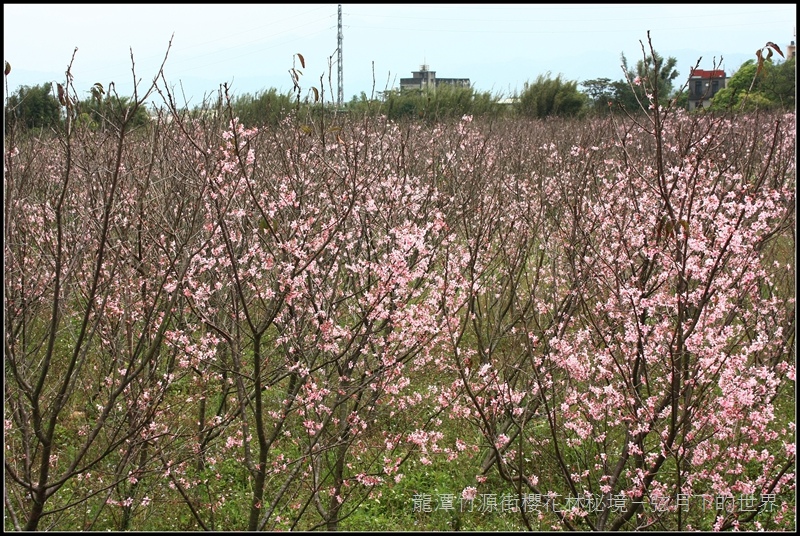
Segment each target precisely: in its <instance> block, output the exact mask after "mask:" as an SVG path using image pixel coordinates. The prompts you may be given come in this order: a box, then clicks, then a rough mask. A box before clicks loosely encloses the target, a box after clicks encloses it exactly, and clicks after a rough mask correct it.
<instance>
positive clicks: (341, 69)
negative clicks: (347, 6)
mask: <svg viewBox="0 0 800 536" xmlns="http://www.w3.org/2000/svg"><path fill="white" fill-rule="evenodd" d="M343 39H344V38H343V36H342V4H339V46H338V47H337V48H336V50H337V52H338V57H337V61H336V64H337V66H338V67H339V95H338V97H337V99H336V104H337V106H339V107H341V106H342V105H343V104H344V65H343V64H342V41H343Z"/></svg>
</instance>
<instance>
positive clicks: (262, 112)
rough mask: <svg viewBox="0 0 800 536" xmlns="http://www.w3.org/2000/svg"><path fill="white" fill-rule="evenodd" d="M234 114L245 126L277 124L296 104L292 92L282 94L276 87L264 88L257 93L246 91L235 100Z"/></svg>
mask: <svg viewBox="0 0 800 536" xmlns="http://www.w3.org/2000/svg"><path fill="white" fill-rule="evenodd" d="M232 107H233V114H234V115H235V116H237V117H238V118H239V119H240V120H241V121H242V123H243V124H244V125H245V126H248V127H257V126H264V125H277V124H278V122H280V120H281V119H283V118H284V117H285V116H286V115H287V114H288V113H289V112H291V111H292V110H293V109H294V107H295V104H294V102H293V100H292V95H290V94H288V93H287V94H280V93H278V91H277V90H276V89H275V88H271V89H269V90H264V91H261V92H259V93H256V94H255V95H251V94H249V93H245V94H243V95H239V96H237V97H236V98H235V99H234V101H233V105H232Z"/></svg>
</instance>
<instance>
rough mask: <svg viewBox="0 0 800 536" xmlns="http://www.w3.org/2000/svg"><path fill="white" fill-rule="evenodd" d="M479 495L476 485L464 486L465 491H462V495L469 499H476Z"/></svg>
mask: <svg viewBox="0 0 800 536" xmlns="http://www.w3.org/2000/svg"><path fill="white" fill-rule="evenodd" d="M477 496H478V490H477V489H476V488H475V487H474V486H467V487H466V488H464V491H462V492H461V497H462V498H463V499H464V500H467V501H474V500H475V497H477Z"/></svg>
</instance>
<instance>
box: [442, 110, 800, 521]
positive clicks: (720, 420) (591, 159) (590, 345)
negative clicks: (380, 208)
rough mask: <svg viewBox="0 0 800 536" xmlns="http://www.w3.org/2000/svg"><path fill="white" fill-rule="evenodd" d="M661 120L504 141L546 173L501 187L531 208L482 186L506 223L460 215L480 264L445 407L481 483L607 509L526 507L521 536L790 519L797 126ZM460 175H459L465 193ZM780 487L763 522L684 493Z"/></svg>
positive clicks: (456, 340) (754, 513) (455, 336)
mask: <svg viewBox="0 0 800 536" xmlns="http://www.w3.org/2000/svg"><path fill="white" fill-rule="evenodd" d="M651 109H652V108H651ZM655 113H658V114H663V115H660V116H659V119H660V123H659V124H658V125H656V126H654V125H653V124H648V125H640V124H638V123H634V124H628V123H624V122H621V121H620V122H615V123H613V125H608V126H607V127H608V128H613V130H614V132H616V135H614V136H605V137H602V136H595V137H592V135H591V134H590V133H588V132H586V133H581V136H580V137H581V138H583V139H586V140H588V141H589V142H590V143H588V144H586V146H583V145H580V146H579V145H574V144H573V143H572V141H571V140H569V139H567V138H566V137H564V136H562V137H559V136H558V135H557V134H554V135H553V140H554V141H553V142H551V143H543V144H537V143H531V141H530V140H529V139H526V138H525V137H524V136H522V137H513V136H508V137H506V138H505V139H506V140H507V141H509V140H511V141H512V143H514V142H520V143H522V144H524V146H526V147H529V148H531V153H528V154H525V156H524V158H525V159H530V160H534V161H538V164H537V165H536V166H535V167H534V170H533V172H532V173H529V174H526V175H524V176H522V175H509V178H508V182H507V184H508V185H509V186H508V189H509V191H510V190H512V188H513V189H516V190H517V191H524V192H525V195H524V196H523V197H522V200H520V198H519V197H517V196H511V197H510V198H509V197H508V196H504V195H503V192H501V190H502V189H501V188H495V189H491V188H489V189H485V190H483V191H482V192H481V193H480V194H478V195H482V196H483V198H482V201H481V206H493V205H494V206H496V207H500V206H502V207H503V210H502V211H501V210H494V211H491V212H490V214H491V216H488V217H487V216H486V215H485V214H482V213H480V214H479V213H473V216H472V218H470V219H468V218H465V219H464V221H465V233H466V236H469V229H468V228H466V226H472V228H473V229H474V228H475V227H476V226H481V225H484V226H485V227H484V228H485V229H487V231H486V232H483V233H475V234H474V235H473V236H475V237H476V240H478V239H483V242H482V243H476V244H475V245H474V246H473V247H471V248H469V250H470V251H471V252H472V258H471V260H470V262H469V263H468V266H470V267H480V268H478V269H474V270H471V271H470V272H469V276H468V279H469V280H470V282H471V286H470V288H471V289H472V291H473V294H472V296H471V298H470V304H469V307H468V311H469V313H468V314H467V315H466V316H465V317H464V318H463V322H462V324H461V327H460V329H459V330H457V331H455V332H453V333H452V352H453V353H454V354H455V355H460V356H464V359H462V360H459V361H458V362H456V363H455V364H454V368H455V371H456V372H457V375H456V377H455V379H454V380H453V383H452V384H451V385H450V386H449V387H448V388H447V389H446V390H445V392H444V393H443V396H442V398H441V404H442V407H443V408H445V410H446V412H447V413H448V414H449V416H450V417H451V418H452V419H454V420H456V421H458V422H461V421H464V422H465V423H469V424H471V425H474V426H476V427H477V428H478V429H480V431H481V433H482V435H483V438H484V445H486V448H487V449H488V450H487V454H486V456H485V458H484V462H483V464H482V465H481V467H480V473H479V474H481V475H483V474H486V473H488V472H489V470H490V469H495V470H496V471H497V474H498V475H499V476H500V477H501V479H502V480H503V481H505V482H506V483H507V486H508V487H509V488H510V490H511V491H512V492H514V493H516V494H517V496H518V497H519V496H522V495H523V494H531V493H533V494H543V493H545V491H544V490H555V491H557V492H558V493H560V494H562V495H564V496H570V497H581V496H583V494H585V495H586V496H587V497H600V500H599V503H598V505H597V506H598V507H597V508H592V509H587V508H581V507H580V505H576V504H573V507H571V508H568V509H564V510H559V511H553V512H550V513H546V514H545V513H541V512H540V513H538V514H537V515H536V516H531V517H530V518H528V517H526V513H525V512H524V511H521V512H520V515H521V516H522V517H523V518H524V520H525V523H526V525H527V526H528V527H534V526H538V525H535V523H534V520H536V521H539V522H542V523H550V522H552V523H553V524H554V526H556V527H565V528H570V529H572V528H591V529H597V530H614V529H632V528H645V527H648V526H652V525H659V526H667V527H671V528H673V529H677V530H686V529H692V528H701V527H705V528H716V529H725V528H731V527H743V526H746V525H744V523H747V522H749V523H751V525H748V526H753V527H758V526H761V525H760V523H761V521H762V520H764V519H769V520H770V522H775V523H777V525H778V526H780V525H781V524H782V523H784V522H787V521H788V522H790V523H791V522H792V521H791V520H793V516H794V513H793V512H794V510H793V509H794V506H793V505H794V501H793V499H792V497H793V493H794V489H795V488H794V486H795V483H794V478H795V477H794V471H793V468H794V463H795V450H794V443H795V430H794V423H793V422H792V421H791V420H789V421H787V420H786V419H785V416H786V415H790V414H792V413H793V410H791V409H789V408H790V405H787V404H790V403H791V398H792V392H793V390H794V376H795V366H794V360H793V358H792V355H793V351H794V346H793V345H794V339H793V329H794V327H793V316H794V298H793V289H794V287H793V278H794V262H793V260H792V254H791V252H792V251H793V250H794V234H793V232H792V229H793V226H794V225H795V220H794V202H795V197H794V195H795V193H794V192H795V183H794V177H795V173H796V171H795V160H794V154H795V129H794V116H793V114H789V115H785V116H749V117H736V118H725V117H712V116H690V115H687V114H684V113H680V112H677V113H676V112H674V111H668V112H666V111H663V110H660V109H658V108H657V107H656V112H655ZM654 132H655V135H654ZM504 150H505V151H506V152H508V153H514V152H515V149H514V148H509V147H506V148H504ZM517 154H520V155H521V154H523V153H522V151H520V152H519V153H517ZM654 155H660V156H658V157H657V158H655V159H654ZM517 158H518V159H519V160H521V159H522V158H523V157H522V156H517ZM505 161H506V162H507V163H508V164H510V163H511V162H510V161H509V160H505ZM471 165H472V161H470V160H466V161H465V162H463V163H462V164H461V167H459V168H458V169H457V170H456V171H454V173H453V174H454V176H455V175H457V176H459V177H460V178H462V180H464V179H463V178H464V177H467V178H466V180H465V182H467V183H470V173H471V168H470V166H471ZM514 167H517V168H518V167H519V166H514ZM492 176H493V177H494V178H500V180H501V181H502V178H501V177H502V173H501V172H499V171H498V172H497V173H493V174H492ZM475 181H476V183H478V182H480V178H476V179H475ZM511 185H513V186H511ZM476 190H477V188H476ZM554 216H555V217H554ZM489 219H493V221H491V223H485V222H487V221H488V220H489ZM508 222H514V223H513V224H511V223H508ZM492 232H494V234H492ZM510 237H513V239H511V240H510V239H509V238H510ZM509 244H514V245H517V246H518V248H519V249H516V250H511V248H510V247H509ZM519 251H522V252H523V254H522V255H521V257H519V256H517V257H515V254H516V253H518V252H519ZM780 252H782V253H780ZM497 259H503V262H501V263H499V264H493V263H496V262H497ZM472 340H477V341H478V344H477V345H473V344H472V343H471V341H472ZM465 341H470V343H467V344H465ZM476 357H477V358H476ZM782 400H785V401H786V402H782ZM779 414H782V415H784V418H781V417H779V416H778V415H779ZM487 491H489V492H497V491H498V490H497V489H488V490H487ZM776 493H777V494H779V496H783V497H786V498H788V500H787V501H785V502H783V503H782V504H781V506H780V507H779V508H772V507H771V508H770V509H769V512H770V514H768V515H766V516H764V515H763V511H764V510H765V509H764V508H761V506H763V504H761V503H759V505H758V506H759V508H756V509H748V510H747V511H729V512H727V511H726V512H723V513H721V514H720V515H718V516H716V517H715V516H712V520H711V522H710V523H709V521H708V517H707V514H706V517H703V514H701V515H700V516H696V515H694V512H692V513H690V512H689V510H688V509H687V508H684V507H683V505H682V504H681V503H680V501H677V500H676V498H677V497H679V496H688V495H697V496H699V495H704V494H712V495H723V496H729V495H731V496H732V495H736V494H745V495H748V496H756V497H774V495H775V494H776ZM620 496H622V497H624V498H626V499H627V501H628V503H627V504H628V507H627V508H625V509H624V510H623V509H619V508H612V507H611V499H612V498H614V497H617V498H618V497H620ZM648 500H649V501H659V502H660V503H664V504H666V505H667V508H666V509H660V510H658V511H648V512H645V511H644V509H643V507H642V504H645V503H647V501H648ZM665 501H666V502H665ZM772 506H774V505H772ZM758 512H762V517H761V518H759V516H758ZM706 523H709V524H708V525H706Z"/></svg>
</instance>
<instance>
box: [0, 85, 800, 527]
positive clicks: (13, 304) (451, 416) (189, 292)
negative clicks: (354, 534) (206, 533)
mask: <svg viewBox="0 0 800 536" xmlns="http://www.w3.org/2000/svg"><path fill="white" fill-rule="evenodd" d="M223 97H224V95H223ZM223 100H224V99H223ZM226 110H228V111H229V110H230V107H229V106H228V107H227V108H226V107H222V108H220V109H219V110H218V112H219V114H218V115H216V116H212V115H209V116H206V117H203V118H200V119H194V120H192V119H189V118H188V117H186V116H185V115H181V114H180V113H178V112H177V110H174V111H175V112H176V113H175V114H174V116H173V117H172V120H171V121H170V122H167V121H163V120H158V121H157V122H156V123H155V124H154V125H152V126H151V127H149V130H147V131H143V132H137V131H128V130H126V129H125V128H124V127H123V128H122V129H120V130H116V131H115V130H112V127H107V128H106V127H103V128H101V129H98V130H92V129H90V128H89V127H88V126H80V127H75V129H74V130H67V131H65V132H61V133H59V134H58V135H57V136H50V137H48V136H44V135H43V136H39V137H36V136H31V137H27V138H22V137H20V138H19V139H17V138H16V137H14V136H11V137H9V138H8V140H7V146H6V149H5V151H6V152H5V172H6V190H7V196H6V200H5V208H6V241H5V245H4V250H5V254H6V259H7V266H6V282H5V291H6V299H5V303H4V306H5V313H6V318H5V325H6V349H7V358H6V378H7V387H6V394H5V397H6V398H5V400H6V410H5V437H6V446H5V454H6V464H5V468H6V483H7V500H6V508H7V511H8V513H9V515H8V516H7V518H6V526H7V527H9V528H44V527H47V528H54V529H76V528H78V529H85V530H89V529H94V530H100V529H128V528H139V527H147V528H148V529H150V528H152V529H158V530H164V529H173V530H175V529H181V530H190V529H197V528H200V529H208V530H274V529H316V528H327V529H332V530H333V529H341V528H350V527H349V526H348V525H347V524H346V523H347V520H348V519H350V518H351V515H352V514H354V513H355V514H357V513H358V511H359V509H360V508H363V507H364V506H365V505H366V504H378V503H377V502H376V500H380V499H381V498H382V497H383V500H384V503H385V502H386V501H388V500H389V498H388V496H389V493H388V492H389V491H390V490H392V489H395V488H398V487H401V486H402V485H403V484H404V480H405V479H407V478H411V477H412V476H413V474H414V472H416V471H419V470H420V468H423V470H425V469H424V468H428V467H436V466H441V465H442V464H446V465H447V466H448V467H454V468H457V472H458V473H459V475H460V476H459V477H460V478H462V483H463V486H464V488H463V489H464V492H465V493H466V494H467V496H468V497H472V498H473V499H474V498H475V497H477V496H484V495H486V494H496V495H497V496H498V497H499V496H508V497H511V496H513V497H517V498H521V497H532V496H544V494H546V493H550V492H552V493H557V494H559V496H562V497H576V498H577V497H582V496H584V495H586V496H587V497H592V502H591V504H592V508H590V509H586V508H581V505H582V504H584V502H581V501H575V503H573V504H572V506H570V508H566V509H563V508H562V509H558V510H554V509H553V510H550V511H547V510H544V509H542V510H540V511H532V510H530V509H518V510H517V511H515V512H514V515H515V517H516V519H517V520H518V522H519V525H520V527H527V528H531V529H542V528H550V527H551V526H554V527H559V528H568V529H587V528H589V529H597V530H612V529H623V530H635V529H643V528H647V527H650V526H658V527H663V528H668V529H675V530H684V529H686V530H688V529H692V528H699V529H707V528H731V527H739V528H757V527H759V526H762V527H765V528H786V527H788V526H790V525H791V524H792V522H793V515H794V513H793V504H794V503H793V500H788V499H791V494H792V493H793V491H794V485H795V484H794V472H793V467H794V462H795V457H794V456H795V454H794V447H793V445H794V434H795V431H794V424H793V418H791V417H790V416H791V415H793V409H791V408H793V403H794V400H793V387H794V385H793V382H794V361H793V358H792V355H793V352H794V346H793V345H794V339H793V323H792V322H793V316H794V301H793V294H794V287H793V284H794V283H793V282H794V260H793V255H789V254H788V253H787V252H789V253H791V252H793V251H794V242H793V240H794V235H793V233H792V229H793V226H794V210H793V205H794V176H795V160H794V154H795V136H796V134H795V130H794V129H793V124H794V115H793V114H792V115H785V116H780V115H763V114H762V115H748V116H745V115H742V116H736V117H730V118H728V117H712V116H703V115H688V114H685V113H681V112H675V111H672V110H662V109H661V108H659V107H658V106H655V109H654V111H653V112H652V114H651V115H650V116H649V117H651V120H652V121H653V122H654V123H655V124H653V123H651V124H643V123H641V121H639V120H633V119H629V118H626V117H624V116H620V117H617V116H612V117H610V118H608V119H603V120H585V121H537V122H524V121H508V122H503V123H495V124H485V123H482V122H480V121H473V120H472V118H470V117H464V118H463V119H462V120H461V121H458V122H456V123H454V124H446V125H436V126H427V125H423V124H404V125H400V124H395V123H391V122H389V121H386V120H384V119H365V120H355V119H352V118H351V119H347V120H340V121H339V122H338V123H334V124H323V123H322V120H319V121H317V122H315V123H314V124H313V125H311V126H308V125H301V124H300V123H299V119H298V118H295V117H291V118H289V119H287V120H286V121H285V122H283V123H281V124H279V125H277V126H275V127H269V128H263V129H255V128H246V127H245V126H244V125H242V124H241V123H240V122H239V121H238V120H237V119H236V118H235V117H232V116H228V117H227V118H223V117H224V113H225V112H226ZM122 124H123V125H124V123H122ZM301 127H306V128H301ZM13 143H16V145H13ZM417 493H422V494H424V493H432V491H431V490H417ZM384 494H386V496H384ZM729 494H730V495H752V496H755V497H761V496H775V497H778V498H781V499H786V500H783V501H782V502H781V501H779V504H780V506H778V507H777V508H775V509H774V511H770V512H764V509H756V510H755V511H749V512H737V511H731V512H727V511H726V512H724V513H720V514H719V515H718V516H717V515H716V514H714V513H709V512H703V513H697V512H695V511H690V510H687V509H686V508H684V507H683V505H682V503H681V502H680V501H676V500H675V499H674V498H675V497H678V496H688V495H692V496H695V495H696V496H699V495H729ZM462 495H463V493H462ZM454 496H458V492H455V493H454ZM411 499H412V497H411V496H409V497H406V498H405V501H404V502H403V504H401V505H399V506H398V508H401V509H403V508H408V506H409V504H410V501H411ZM622 500H625V501H627V502H626V507H625V508H621V507H620V502H621V501H622ZM648 501H658V502H659V504H661V505H664V508H660V509H658V510H648V509H645V508H643V507H641V506H638V507H637V506H636V504H637V503H638V504H639V505H641V504H643V503H647V502H648ZM421 513H425V512H421Z"/></svg>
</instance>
